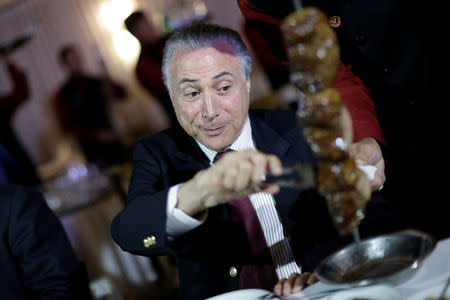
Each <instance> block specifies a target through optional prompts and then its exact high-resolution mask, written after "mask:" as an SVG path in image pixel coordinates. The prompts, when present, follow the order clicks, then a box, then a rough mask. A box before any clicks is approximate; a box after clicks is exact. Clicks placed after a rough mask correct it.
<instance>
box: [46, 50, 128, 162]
mask: <svg viewBox="0 0 450 300" xmlns="http://www.w3.org/2000/svg"><path fill="white" fill-rule="evenodd" d="M59 60H60V63H61V66H62V67H63V68H64V70H65V71H66V73H67V79H66V81H65V82H64V84H63V85H62V86H61V88H60V89H59V90H58V91H57V93H56V95H55V97H54V99H53V101H54V107H55V111H56V116H57V120H58V121H59V123H60V125H61V127H62V129H63V131H65V132H66V133H68V134H69V135H70V136H72V137H74V138H75V140H76V141H78V142H79V144H80V146H81V149H82V151H83V153H84V155H85V157H86V160H87V162H88V163H94V164H96V165H97V166H98V167H99V168H101V169H102V168H107V167H109V166H112V165H115V164H120V163H123V162H125V161H127V160H128V159H129V155H128V153H127V151H126V149H125V147H124V146H123V145H122V143H121V139H120V136H119V134H118V133H117V132H116V131H115V129H114V126H113V124H112V121H111V119H110V114H109V108H110V105H112V103H114V102H115V101H123V100H124V99H126V91H125V89H124V88H123V87H122V86H121V85H119V84H117V83H116V82H114V81H112V80H111V79H110V78H108V77H96V76H92V75H89V74H87V73H86V72H85V71H84V68H83V62H82V57H81V53H80V51H79V49H78V47H77V46H75V45H66V46H64V47H62V48H61V50H60V52H59Z"/></svg>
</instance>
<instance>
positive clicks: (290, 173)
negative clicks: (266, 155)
mask: <svg viewBox="0 0 450 300" xmlns="http://www.w3.org/2000/svg"><path fill="white" fill-rule="evenodd" d="M270 184H278V185H279V186H280V187H291V188H297V189H308V188H314V187H316V186H317V165H315V164H297V165H293V166H290V167H284V168H283V173H282V174H281V175H280V176H275V175H273V174H270V173H268V174H266V175H264V176H263V181H262V183H261V184H260V187H266V186H268V185H270Z"/></svg>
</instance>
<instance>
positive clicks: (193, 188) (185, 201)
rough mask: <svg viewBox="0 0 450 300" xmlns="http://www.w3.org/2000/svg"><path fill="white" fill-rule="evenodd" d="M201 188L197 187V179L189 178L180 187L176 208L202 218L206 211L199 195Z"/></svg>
mask: <svg viewBox="0 0 450 300" xmlns="http://www.w3.org/2000/svg"><path fill="white" fill-rule="evenodd" d="M200 193H201V188H199V187H197V185H196V184H195V181H193V180H189V181H187V182H186V183H184V184H183V185H181V186H180V188H179V189H178V197H177V203H176V205H175V207H176V208H178V209H180V210H182V211H183V212H184V213H185V214H187V215H189V216H191V217H193V218H197V219H199V218H201V216H202V215H203V214H204V212H205V211H206V207H205V206H204V205H203V203H202V201H201V199H202V197H201V196H200V195H199V194H200Z"/></svg>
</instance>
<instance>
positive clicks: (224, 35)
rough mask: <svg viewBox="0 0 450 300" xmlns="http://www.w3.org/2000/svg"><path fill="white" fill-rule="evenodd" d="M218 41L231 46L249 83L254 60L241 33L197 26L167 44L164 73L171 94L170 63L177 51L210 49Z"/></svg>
mask: <svg viewBox="0 0 450 300" xmlns="http://www.w3.org/2000/svg"><path fill="white" fill-rule="evenodd" d="M218 41H225V42H227V43H228V44H229V45H230V46H231V48H232V51H233V52H234V54H235V55H236V56H237V57H238V58H239V61H240V63H241V69H242V77H243V80H244V81H247V79H248V77H249V76H250V72H251V71H252V58H251V55H250V52H249V51H248V48H247V46H246V45H245V43H244V42H243V41H242V39H241V37H240V35H239V33H237V32H236V31H234V30H233V29H230V28H226V27H222V26H219V25H215V24H195V25H191V26H188V27H184V28H181V29H179V30H177V31H175V32H174V33H173V34H172V35H171V37H170V38H169V39H168V40H167V42H166V46H165V48H164V55H163V61H162V73H163V79H164V84H165V85H166V87H167V90H168V91H169V94H170V93H171V87H170V74H169V63H170V60H171V58H172V55H173V53H174V52H175V50H177V49H180V48H187V49H191V50H196V49H202V48H209V47H212V46H213V45H214V43H215V42H218Z"/></svg>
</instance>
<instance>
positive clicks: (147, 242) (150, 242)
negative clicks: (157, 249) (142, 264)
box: [144, 235, 156, 248]
mask: <svg viewBox="0 0 450 300" xmlns="http://www.w3.org/2000/svg"><path fill="white" fill-rule="evenodd" d="M154 244H156V237H155V236H154V235H151V236H148V237H146V238H145V239H144V247H145V248H148V247H150V246H153V245H154Z"/></svg>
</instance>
